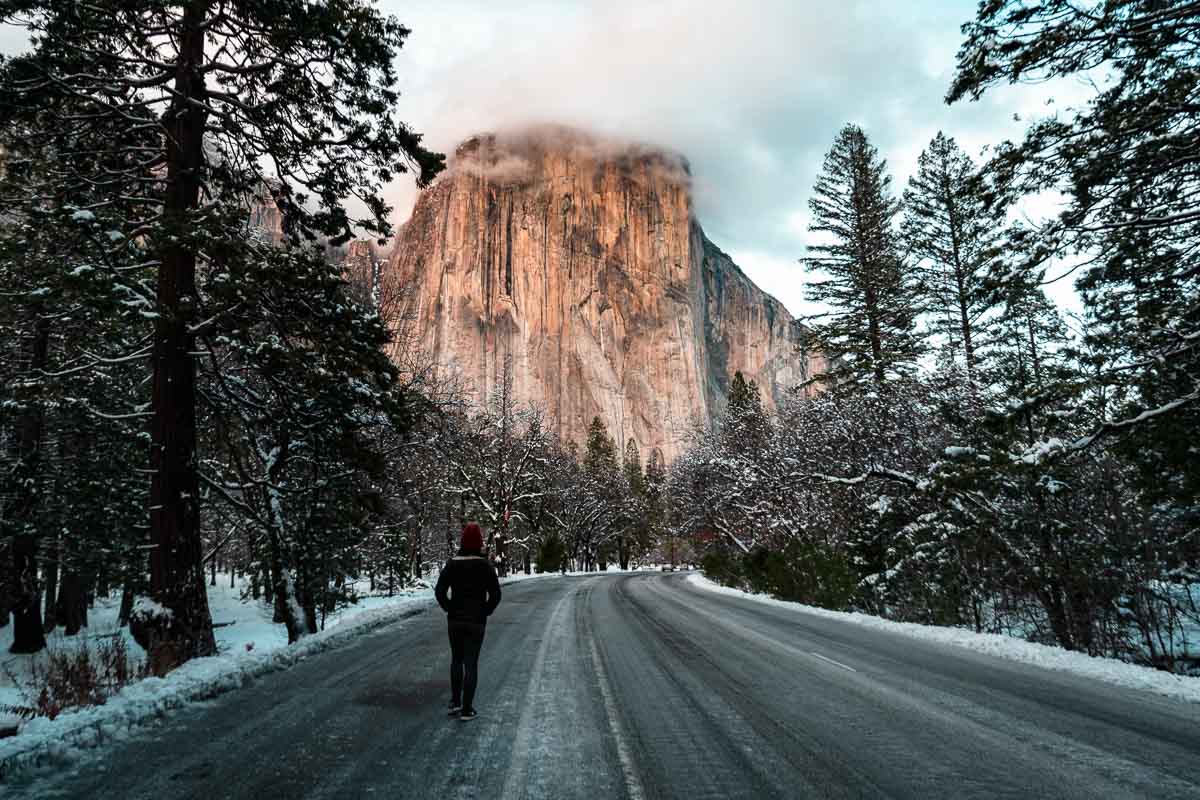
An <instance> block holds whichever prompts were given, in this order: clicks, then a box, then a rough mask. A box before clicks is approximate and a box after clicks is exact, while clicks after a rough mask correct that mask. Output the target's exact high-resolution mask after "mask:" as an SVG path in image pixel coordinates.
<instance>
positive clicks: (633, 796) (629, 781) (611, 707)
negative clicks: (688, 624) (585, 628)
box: [588, 637, 646, 800]
mask: <svg viewBox="0 0 1200 800" xmlns="http://www.w3.org/2000/svg"><path fill="white" fill-rule="evenodd" d="M588 644H589V645H590V647H591V649H592V666H593V668H594V669H595V670H596V678H597V679H598V681H599V683H600V696H601V697H603V698H604V712H605V716H607V717H608V727H609V730H611V731H612V735H613V741H615V742H616V744H617V758H618V759H619V760H620V762H621V772H622V773H623V774H624V776H625V792H626V794H627V795H628V797H629V800H642V799H643V798H644V797H645V796H646V792H645V790H643V789H642V781H641V779H640V778H639V777H638V774H637V769H635V768H634V766H633V756H632V755H631V754H630V752H629V743H628V740H627V739H626V738H625V732H624V731H623V730H622V729H621V720H620V719H619V718H618V717H617V704H616V703H615V702H613V696H612V689H611V688H610V687H609V685H608V673H607V672H606V671H605V670H604V662H602V661H601V660H600V653H599V651H597V650H596V639H595V638H594V637H593V638H590V639H589V640H588Z"/></svg>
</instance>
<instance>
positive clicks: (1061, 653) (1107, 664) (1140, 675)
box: [687, 573, 1200, 703]
mask: <svg viewBox="0 0 1200 800" xmlns="http://www.w3.org/2000/svg"><path fill="white" fill-rule="evenodd" d="M687 579H688V580H689V581H691V582H692V583H693V584H695V585H696V586H699V587H700V588H702V589H706V590H708V591H710V592H716V593H718V594H727V595H731V596H733V597H741V598H745V599H748V600H754V601H755V602H759V603H765V604H767V605H773V606H777V607H779V608H786V609H790V610H792V611H795V612H797V613H802V614H811V615H813V616H817V617H824V618H826V619H833V620H839V621H841V622H848V623H851V624H854V625H861V626H863V627H865V628H877V629H879V630H883V631H889V632H891V633H899V634H902V635H904V636H911V637H913V638H915V639H925V640H927V641H932V642H938V643H941V644H948V645H954V646H956V647H965V648H967V649H968V650H975V651H976V652H979V653H986V654H987V655H991V656H996V657H998V658H1006V659H1008V660H1010V661H1021V662H1024V663H1026V664H1035V665H1037V666H1039V667H1044V668H1046V669H1053V670H1057V671H1059V672H1069V673H1071V674H1074V675H1079V676H1080V677H1084V678H1091V679H1093V680H1098V681H1103V682H1105V683H1110V684H1113V685H1115V686H1123V687H1126V688H1129V689H1141V690H1144V691H1148V692H1153V693H1155V694H1160V695H1164V696H1166V697H1171V698H1174V699H1178V700H1185V701H1187V702H1190V703H1200V678H1191V677H1185V676H1183V675H1173V674H1171V673H1169V672H1160V671H1158V670H1155V669H1151V668H1150V667H1143V666H1139V665H1137V664H1129V663H1127V662H1124V661H1118V660H1116V659H1112V658H1099V657H1092V656H1089V655H1087V654H1086V653H1078V652H1074V651H1071V650H1064V649H1062V648H1061V647H1052V646H1050V645H1044V644H1035V643H1033V642H1027V641H1025V640H1023V639H1017V638H1014V637H1012V636H1004V635H1002V634H996V633H975V632H974V631H968V630H963V629H961V628H940V627H937V626H933V625H918V624H917V623H913V622H893V621H892V620H887V619H882V618H880V617H873V616H871V615H869V614H859V613H855V612H846V611H830V610H828V609H824V608H817V607H815V606H806V605H804V604H802V603H794V602H790V601H787V600H776V599H775V598H773V597H770V596H768V595H765V594H755V593H753V592H744V591H742V590H741V589H734V588H732V587H729V586H722V585H721V584H719V583H714V582H713V581H711V580H709V579H708V578H705V577H704V576H703V575H700V574H698V573H694V574H692V575H689V576H688V578H687Z"/></svg>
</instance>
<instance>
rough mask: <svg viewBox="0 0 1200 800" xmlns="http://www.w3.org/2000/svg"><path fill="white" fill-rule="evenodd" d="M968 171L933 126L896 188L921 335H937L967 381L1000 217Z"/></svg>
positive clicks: (985, 307)
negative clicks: (922, 304)
mask: <svg viewBox="0 0 1200 800" xmlns="http://www.w3.org/2000/svg"><path fill="white" fill-rule="evenodd" d="M975 173H976V168H975V165H974V163H972V161H971V159H970V157H969V156H967V154H966V153H964V152H963V151H962V150H960V149H959V147H958V145H957V144H956V143H955V141H954V139H952V138H950V137H948V136H946V135H945V134H944V133H942V132H941V131H938V134H937V136H935V137H934V138H933V140H932V141H931V142H930V143H929V146H928V147H926V148H925V151H924V152H923V153H921V157H920V159H919V161H918V164H917V173H916V174H915V175H913V177H912V178H911V179H910V180H909V184H908V188H907V189H906V190H905V191H904V222H903V226H902V232H903V236H904V240H905V244H906V246H907V248H908V252H909V256H910V258H912V259H913V260H914V263H915V265H916V267H917V268H918V270H919V275H920V281H921V284H922V285H921V289H922V292H923V294H924V295H925V297H926V308H927V311H928V312H929V332H930V333H932V334H935V335H936V334H940V335H941V336H944V337H945V338H946V340H947V343H948V344H949V346H950V349H951V351H952V352H956V353H958V354H960V357H961V358H962V360H963V363H964V364H965V366H966V370H967V376H968V378H974V375H975V370H976V366H977V361H978V358H977V355H976V350H977V349H978V348H979V346H980V338H981V336H980V334H981V331H980V330H979V327H980V324H981V318H982V317H983V316H984V315H985V314H986V313H987V312H988V311H989V309H990V308H991V307H992V302H991V301H990V298H989V296H988V295H987V293H986V292H985V291H984V280H985V278H986V276H987V275H988V273H989V272H990V271H991V269H992V266H993V265H994V263H995V261H996V258H997V254H998V247H997V240H998V236H999V226H1000V224H1002V222H1003V219H1002V217H1001V215H998V214H997V213H996V212H994V211H992V210H991V209H989V208H988V207H987V205H986V204H985V203H984V202H983V197H982V193H981V191H980V188H979V184H978V183H977V182H976V181H975V180H974V178H975Z"/></svg>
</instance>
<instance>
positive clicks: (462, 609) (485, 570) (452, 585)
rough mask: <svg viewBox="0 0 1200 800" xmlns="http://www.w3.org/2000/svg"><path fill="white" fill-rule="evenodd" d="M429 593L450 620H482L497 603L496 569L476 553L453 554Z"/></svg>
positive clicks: (474, 621)
mask: <svg viewBox="0 0 1200 800" xmlns="http://www.w3.org/2000/svg"><path fill="white" fill-rule="evenodd" d="M433 593H434V595H435V596H436V597H437V601H438V605H439V606H441V607H442V610H443V611H445V612H446V615H447V616H448V617H449V619H450V621H451V622H473V623H476V624H479V625H483V624H486V623H487V618H488V616H489V615H490V614H491V613H492V612H493V611H495V610H496V606H498V605H500V581H499V580H498V579H497V578H496V570H495V569H494V568H493V567H492V565H491V564H490V563H488V560H487V559H486V558H484V557H483V556H480V555H457V556H455V557H454V558H452V559H450V560H449V561H447V562H446V566H445V567H443V568H442V572H441V574H440V575H438V582H437V588H435V589H434V590H433Z"/></svg>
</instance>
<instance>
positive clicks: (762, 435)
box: [721, 371, 771, 454]
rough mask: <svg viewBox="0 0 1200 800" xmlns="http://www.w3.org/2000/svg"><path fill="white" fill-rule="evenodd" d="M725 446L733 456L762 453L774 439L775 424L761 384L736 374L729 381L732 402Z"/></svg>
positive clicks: (725, 426)
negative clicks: (772, 436)
mask: <svg viewBox="0 0 1200 800" xmlns="http://www.w3.org/2000/svg"><path fill="white" fill-rule="evenodd" d="M721 429H722V437H723V439H724V446H725V448H726V449H727V450H729V451H730V452H733V453H744V454H754V453H757V452H759V451H761V450H762V449H763V448H764V447H765V446H766V444H767V441H768V440H769V439H770V436H771V423H770V420H768V419H767V413H766V410H765V409H763V404H762V393H761V392H760V391H759V388H758V384H757V383H755V382H754V381H747V380H746V378H745V376H744V375H742V373H741V372H740V371H739V372H735V373H734V374H733V380H731V381H730V382H729V401H728V403H726V406H725V413H724V416H723V417H722V420H721Z"/></svg>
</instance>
